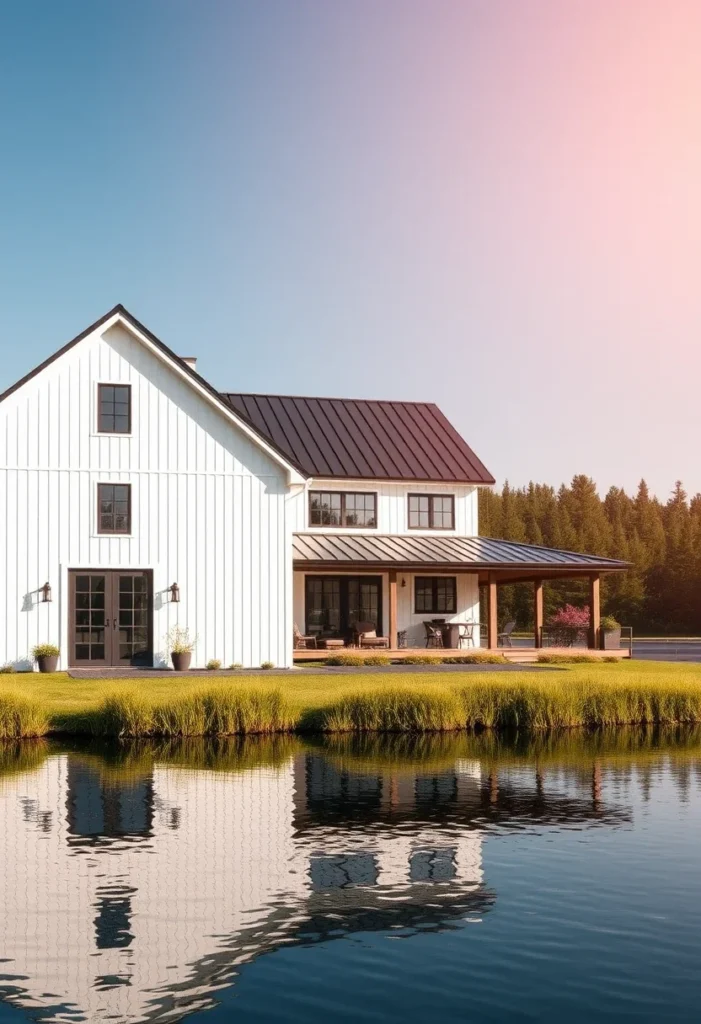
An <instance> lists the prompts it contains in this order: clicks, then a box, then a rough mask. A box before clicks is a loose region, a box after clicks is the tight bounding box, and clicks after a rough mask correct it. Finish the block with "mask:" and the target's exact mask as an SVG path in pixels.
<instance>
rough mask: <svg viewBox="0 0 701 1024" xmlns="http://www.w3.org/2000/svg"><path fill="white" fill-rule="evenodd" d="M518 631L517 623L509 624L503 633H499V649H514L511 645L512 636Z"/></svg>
mask: <svg viewBox="0 0 701 1024" xmlns="http://www.w3.org/2000/svg"><path fill="white" fill-rule="evenodd" d="M515 629H516V623H515V621H513V622H507V623H506V625H505V626H504V629H503V630H502V632H501V633H497V647H499V646H501V647H513V644H512V643H511V634H512V633H513V631H514V630H515Z"/></svg>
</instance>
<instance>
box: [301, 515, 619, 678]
mask: <svg viewBox="0 0 701 1024" xmlns="http://www.w3.org/2000/svg"><path fill="white" fill-rule="evenodd" d="M293 550H294V562H293V567H294V615H295V625H296V627H297V630H298V633H299V634H300V635H302V636H304V637H309V638H310V639H309V640H305V641H304V642H300V643H296V644H295V648H296V649H295V652H294V657H295V660H296V661H304V662H306V661H315V660H321V659H323V658H325V657H328V655H329V650H330V649H336V648H338V647H340V646H344V647H353V646H356V647H357V638H356V636H355V635H354V623H355V622H356V621H357V620H362V621H364V622H366V623H372V624H373V626H374V628H375V631H376V632H377V634H378V636H379V637H385V638H386V643H385V644H384V645H381V644H379V643H378V645H376V646H375V645H371V646H372V649H373V650H375V652H376V653H377V651H378V650H381V651H382V652H383V653H388V654H389V655H390V656H391V657H392V658H393V659H396V660H401V659H402V658H404V657H407V656H410V655H415V654H418V653H421V654H426V653H430V652H431V650H432V649H433V653H436V654H439V653H440V652H441V651H443V652H444V653H450V651H447V652H446V651H445V646H449V647H450V648H452V653H453V654H457V653H458V650H456V649H455V648H456V647H457V646H459V647H462V649H463V650H465V648H468V649H474V648H482V650H488V651H496V650H498V651H499V652H500V653H503V654H504V655H505V656H506V657H508V658H510V659H512V660H520V661H528V660H535V659H536V657H537V656H538V653H539V652H540V650H541V648H542V647H543V646H544V645H545V644H548V639H547V635H546V633H545V628H544V627H545V623H544V600H543V588H544V586H545V585H546V583H547V581H548V580H562V579H580V580H582V579H583V580H586V582H587V587H588V603H589V608H590V622H589V629H588V633H587V636H586V637H585V638H583V639H584V641H585V642H586V647H587V649H588V651H589V652H590V653H594V654H596V653H599V652H600V653H601V655H602V656H622V657H625V656H627V655H628V654H629V650H620V651H619V650H608V651H603V650H602V648H603V635H602V631H601V596H600V581H601V576H602V574H604V573H607V572H621V571H624V570H625V569H627V568H628V563H626V562H622V561H617V560H615V559H608V558H597V557H595V556H592V555H585V554H580V553H576V552H569V551H559V550H555V549H551V548H542V547H535V546H532V545H526V544H515V543H512V542H508V541H499V540H491V539H489V538H484V537H459V536H454V535H450V536H436V535H434V534H431V535H428V534H422V535H416V536H412V535H378V534H374V535H373V534H351V533H333V534H332V533H311V532H307V533H298V534H295V535H294V540H293ZM513 583H529V584H531V585H532V587H533V622H534V632H533V640H532V645H529V644H528V643H526V644H523V642H514V644H513V646H512V645H510V644H508V642H505V643H504V644H502V643H501V641H500V636H499V633H500V629H499V622H500V620H499V586H500V584H513ZM480 588H483V589H484V595H485V598H486V600H484V601H483V605H484V607H485V609H486V614H484V616H481V615H480V599H479V598H480ZM431 599H433V603H431ZM482 619H483V620H484V621H482ZM431 621H433V622H435V623H440V622H442V623H443V624H444V625H448V624H456V625H460V626H463V627H465V628H461V629H460V630H459V631H458V630H453V631H451V630H448V631H445V630H443V632H444V635H445V636H447V637H452V638H453V639H452V641H450V640H449V641H448V643H447V644H445V645H444V644H442V643H441V644H439V643H435V644H434V643H431V647H430V648H429V650H428V652H427V649H426V627H425V625H424V624H425V623H426V622H431ZM502 625H503V624H502ZM440 628H441V629H443V627H440ZM459 634H462V637H461V639H460V643H459V645H458V643H456V642H455V641H456V640H457V638H458V636H459ZM466 634H467V636H466ZM329 641H332V642H331V643H329ZM434 648H435V649H434ZM549 649H550V650H551V651H553V652H556V651H559V650H560V648H559V647H556V646H552V645H549ZM363 650H364V653H365V652H366V651H367V649H366V648H364V649H363ZM564 650H565V651H566V652H567V653H572V649H571V648H564Z"/></svg>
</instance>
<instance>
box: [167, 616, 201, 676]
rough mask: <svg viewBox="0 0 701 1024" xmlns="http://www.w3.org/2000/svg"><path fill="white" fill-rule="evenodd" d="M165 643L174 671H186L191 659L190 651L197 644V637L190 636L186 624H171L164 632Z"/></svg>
mask: <svg viewBox="0 0 701 1024" xmlns="http://www.w3.org/2000/svg"><path fill="white" fill-rule="evenodd" d="M166 644H167V645H168V650H169V651H170V657H171V660H172V662H173V668H174V669H175V671H176V672H187V670H188V669H189V667H190V662H191V661H192V652H193V650H194V649H195V647H196V646H197V637H196V636H194V637H192V639H191V638H190V630H189V629H188V628H187V626H173V628H172V629H170V630H169V631H168V632H167V633H166Z"/></svg>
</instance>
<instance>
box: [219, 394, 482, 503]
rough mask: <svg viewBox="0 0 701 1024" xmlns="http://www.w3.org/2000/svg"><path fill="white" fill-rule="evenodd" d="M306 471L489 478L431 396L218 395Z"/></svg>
mask: <svg viewBox="0 0 701 1024" xmlns="http://www.w3.org/2000/svg"><path fill="white" fill-rule="evenodd" d="M222 397H223V398H224V399H225V400H226V401H227V402H228V403H229V404H230V405H231V408H232V409H234V410H235V411H236V412H237V413H238V414H239V415H240V416H244V417H246V418H247V419H248V421H249V422H250V423H251V424H252V425H253V426H254V427H255V428H256V430H258V431H259V432H260V433H261V434H263V435H264V436H265V437H267V438H268V439H269V440H270V442H271V443H274V444H276V445H277V447H278V448H279V449H280V450H281V451H283V452H285V453H286V455H287V457H288V458H289V459H290V461H292V462H294V463H295V465H297V466H299V467H300V468H301V469H302V471H303V472H304V473H305V474H307V475H308V476H313V477H336V478H339V477H340V478H345V479H348V480H412V481H413V480H416V481H434V482H438V481H446V482H450V483H467V484H493V483H494V478H493V477H492V475H491V473H490V472H489V471H488V470H487V469H486V468H485V466H484V465H483V464H482V462H481V461H480V460H479V459H478V458H477V456H476V455H475V453H474V452H473V451H472V449H471V448H470V447H469V446H468V445H467V444H466V443H465V441H464V440H463V439H462V437H461V436H460V435H459V434H458V432H457V431H456V430H455V429H454V428H453V427H452V426H451V424H450V423H449V422H448V420H447V419H446V418H445V416H444V415H443V413H442V412H441V411H440V409H439V408H438V406H437V405H434V404H433V403H431V402H383V401H372V400H368V399H348V398H305V397H301V396H291V395H289V396H288V395H257V394H236V393H231V392H227V393H224V394H223V396H222Z"/></svg>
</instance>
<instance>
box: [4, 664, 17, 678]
mask: <svg viewBox="0 0 701 1024" xmlns="http://www.w3.org/2000/svg"><path fill="white" fill-rule="evenodd" d="M16 671H17V669H16V668H15V666H14V665H10V664H9V662H8V664H7V665H0V675H3V676H9V675H12V673H14V672H16Z"/></svg>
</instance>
